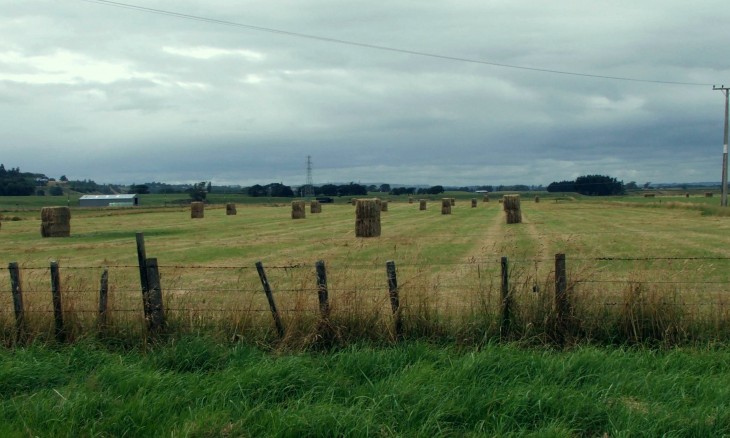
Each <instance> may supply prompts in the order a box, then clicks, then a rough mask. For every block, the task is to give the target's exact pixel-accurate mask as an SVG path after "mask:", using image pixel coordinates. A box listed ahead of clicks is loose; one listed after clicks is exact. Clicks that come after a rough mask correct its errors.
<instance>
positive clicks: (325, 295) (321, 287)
mask: <svg viewBox="0 0 730 438" xmlns="http://www.w3.org/2000/svg"><path fill="white" fill-rule="evenodd" d="M315 266H316V268H317V296H318V298H319V313H320V315H321V316H322V319H323V320H325V321H326V320H328V319H329V317H330V303H329V292H328V291H327V271H326V269H325V267H324V261H323V260H319V261H317V263H315Z"/></svg>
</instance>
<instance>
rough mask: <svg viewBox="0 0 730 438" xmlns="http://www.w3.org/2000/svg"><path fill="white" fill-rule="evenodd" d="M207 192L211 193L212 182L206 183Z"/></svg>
mask: <svg viewBox="0 0 730 438" xmlns="http://www.w3.org/2000/svg"><path fill="white" fill-rule="evenodd" d="M207 192H208V193H213V182H212V181H208V188H207Z"/></svg>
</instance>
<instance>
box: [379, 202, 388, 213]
mask: <svg viewBox="0 0 730 438" xmlns="http://www.w3.org/2000/svg"><path fill="white" fill-rule="evenodd" d="M380 211H388V201H381V202H380Z"/></svg>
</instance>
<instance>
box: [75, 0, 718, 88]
mask: <svg viewBox="0 0 730 438" xmlns="http://www.w3.org/2000/svg"><path fill="white" fill-rule="evenodd" d="M80 1H83V2H87V3H96V4H100V5H104V6H112V7H117V8H123V9H132V10H135V11H140V12H146V13H152V14H159V15H166V16H169V17H175V18H181V19H185V20H193V21H201V22H204V23H210V24H216V25H221V26H230V27H237V28H241V29H248V30H254V31H257V32H267V33H273V34H278V35H284V36H290V37H295V38H304V39H309V40H315V41H322V42H327V43H334V44H343V45H348V46H355V47H362V48H366V49H373V50H381V51H387V52H395V53H403V54H407V55H415V56H422V57H428V58H436V59H443V60H447V61H457V62H466V63H472V64H481V65H489V66H492V67H501V68H510V69H516V70H525V71H532V72H537V73H551V74H559V75H567V76H578V77H585V78H593V79H609V80H615V81H628V82H642V83H653V84H664V85H690V86H702V87H707V86H711V85H714V84H708V83H699V82H682V81H663V80H655V79H642V78H631V77H625V76H608V75H599V74H591V73H579V72H573V71H567V70H554V69H548V68H539V67H526V66H521V65H514V64H504V63H499V62H492V61H486V60H480V59H474V58H463V57H459V56H450V55H441V54H437V53H430V52H421V51H417V50H409V49H401V48H397V47H390V46H381V45H378V44H370V43H363V42H358V41H351V40H343V39H339V38H331V37H324V36H320V35H313V34H306V33H300V32H292V31H288V30H282V29H274V28H270V27H263V26H255V25H251V24H244V23H236V22H233V21H227V20H219V19H216V18H208V17H202V16H199V15H191V14H185V13H182V12H175V11H169V10H165V9H156V8H148V7H145V6H139V5H133V4H130V3H122V2H117V1H111V0H80Z"/></svg>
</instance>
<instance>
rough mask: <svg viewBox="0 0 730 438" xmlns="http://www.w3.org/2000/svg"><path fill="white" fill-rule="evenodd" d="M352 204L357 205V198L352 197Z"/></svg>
mask: <svg viewBox="0 0 730 438" xmlns="http://www.w3.org/2000/svg"><path fill="white" fill-rule="evenodd" d="M350 204H352V205H353V206H355V205H357V198H352V199H350Z"/></svg>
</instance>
